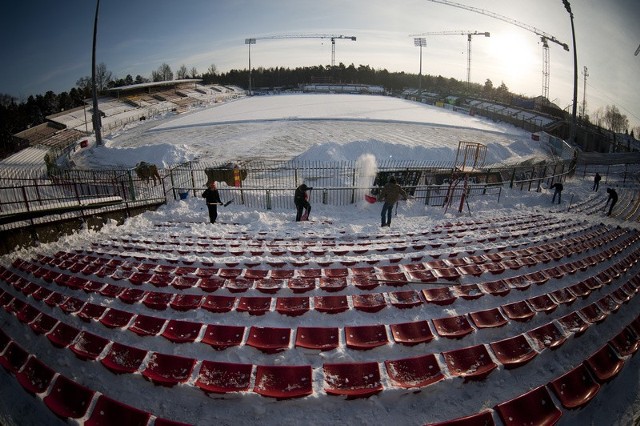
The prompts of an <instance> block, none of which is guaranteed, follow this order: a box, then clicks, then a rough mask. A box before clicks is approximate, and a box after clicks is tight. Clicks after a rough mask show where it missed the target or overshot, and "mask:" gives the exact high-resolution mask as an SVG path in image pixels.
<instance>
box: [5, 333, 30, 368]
mask: <svg viewBox="0 0 640 426" xmlns="http://www.w3.org/2000/svg"><path fill="white" fill-rule="evenodd" d="M28 357H29V353H28V352H27V351H26V350H25V349H24V348H23V347H22V346H20V345H19V344H17V343H16V342H14V341H11V342H9V344H8V345H7V347H6V348H5V350H4V353H3V354H2V355H0V365H2V366H3V367H4V368H5V370H7V371H8V372H10V373H15V372H17V371H18V370H20V368H21V367H22V366H23V365H24V363H25V362H26V361H27V358H28Z"/></svg>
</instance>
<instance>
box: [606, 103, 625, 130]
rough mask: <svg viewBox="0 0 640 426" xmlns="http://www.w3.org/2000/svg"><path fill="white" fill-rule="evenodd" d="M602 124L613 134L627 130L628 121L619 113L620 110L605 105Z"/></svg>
mask: <svg viewBox="0 0 640 426" xmlns="http://www.w3.org/2000/svg"><path fill="white" fill-rule="evenodd" d="M604 122H605V124H606V125H607V127H608V128H609V130H611V131H612V132H615V133H622V132H624V131H626V130H627V129H628V128H629V119H627V116H626V115H624V114H621V113H620V110H619V109H618V107H617V106H615V105H607V106H606V108H605V112H604Z"/></svg>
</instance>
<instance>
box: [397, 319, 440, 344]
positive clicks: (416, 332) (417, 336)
mask: <svg viewBox="0 0 640 426" xmlns="http://www.w3.org/2000/svg"><path fill="white" fill-rule="evenodd" d="M389 328H390V329H391V335H392V336H393V340H394V342H396V343H399V344H402V345H406V346H413V345H417V344H419V343H428V342H430V341H431V340H433V333H432V332H431V329H430V328H429V322H428V321H427V320H422V321H413V322H405V323H400V324H391V325H390V326H389Z"/></svg>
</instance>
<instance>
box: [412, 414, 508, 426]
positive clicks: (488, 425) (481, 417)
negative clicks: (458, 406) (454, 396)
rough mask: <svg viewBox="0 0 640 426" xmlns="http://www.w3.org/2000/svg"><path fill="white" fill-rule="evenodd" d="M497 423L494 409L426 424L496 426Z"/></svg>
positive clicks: (431, 425)
mask: <svg viewBox="0 0 640 426" xmlns="http://www.w3.org/2000/svg"><path fill="white" fill-rule="evenodd" d="M495 424H496V423H495V421H494V420H493V414H492V411H490V410H486V411H481V412H479V413H476V414H471V415H469V416H464V417H458V418H455V419H451V420H445V421H443V422H438V423H427V424H426V425H425V426H495Z"/></svg>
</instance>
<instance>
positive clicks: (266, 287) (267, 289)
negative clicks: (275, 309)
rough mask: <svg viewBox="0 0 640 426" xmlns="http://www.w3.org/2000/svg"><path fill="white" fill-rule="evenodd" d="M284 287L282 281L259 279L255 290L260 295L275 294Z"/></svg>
mask: <svg viewBox="0 0 640 426" xmlns="http://www.w3.org/2000/svg"><path fill="white" fill-rule="evenodd" d="M283 286H284V280H281V279H274V278H261V279H258V280H256V290H258V291H259V292H261V293H267V294H273V293H277V292H278V291H279V290H280V289H281V288H282V287H283Z"/></svg>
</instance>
